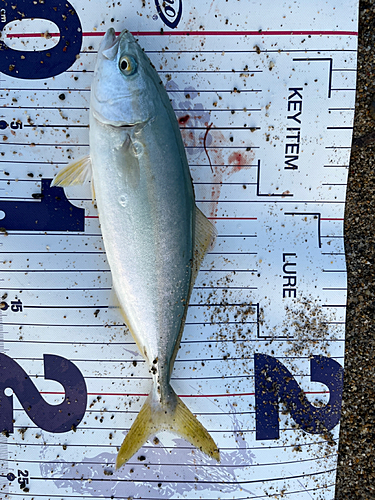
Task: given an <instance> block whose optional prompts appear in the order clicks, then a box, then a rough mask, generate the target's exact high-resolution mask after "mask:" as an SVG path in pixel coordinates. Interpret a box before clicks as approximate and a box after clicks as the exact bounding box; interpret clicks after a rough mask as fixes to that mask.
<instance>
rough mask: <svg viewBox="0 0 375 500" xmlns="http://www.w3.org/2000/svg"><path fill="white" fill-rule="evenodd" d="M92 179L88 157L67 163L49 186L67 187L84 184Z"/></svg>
mask: <svg viewBox="0 0 375 500" xmlns="http://www.w3.org/2000/svg"><path fill="white" fill-rule="evenodd" d="M91 178H92V166H91V158H90V155H86V156H84V157H83V158H80V159H79V160H75V161H73V162H71V163H69V164H68V165H67V166H66V167H64V168H63V169H62V170H60V172H59V173H58V174H57V175H56V177H55V178H54V179H53V181H52V182H51V186H58V187H68V186H78V185H80V184H85V183H86V182H88V181H90V180H91Z"/></svg>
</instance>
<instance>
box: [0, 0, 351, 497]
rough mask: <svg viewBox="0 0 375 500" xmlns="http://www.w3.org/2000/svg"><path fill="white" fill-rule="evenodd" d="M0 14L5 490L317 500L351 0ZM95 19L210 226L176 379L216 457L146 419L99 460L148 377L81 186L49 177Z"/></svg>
mask: <svg viewBox="0 0 375 500" xmlns="http://www.w3.org/2000/svg"><path fill="white" fill-rule="evenodd" d="M0 14H1V24H0V28H1V30H2V37H1V40H0V45H1V47H0V49H1V51H0V71H1V72H2V73H1V75H0V78H1V91H0V99H1V105H2V108H1V113H0V114H1V116H0V130H1V132H2V143H1V146H0V162H1V172H0V178H1V185H0V189H1V190H0V210H1V212H0V216H1V218H2V219H1V222H0V225H1V226H2V228H1V233H0V251H1V256H2V265H1V269H2V272H1V275H0V277H1V282H0V284H1V295H2V302H1V314H2V328H1V331H0V350H1V354H0V373H1V377H0V385H1V387H0V424H1V430H3V434H2V435H1V437H0V463H1V469H0V472H1V478H0V491H1V492H2V493H1V497H2V498H4V499H5V498H7V499H16V498H17V499H21V498H25V499H29V498H33V499H35V500H36V499H38V500H39V499H50V498H51V499H54V498H56V499H64V500H68V499H72V498H82V499H99V498H108V499H110V498H114V499H126V498H129V499H140V498H142V499H148V500H151V499H161V498H171V499H186V500H187V499H189V500H193V499H194V500H195V499H217V498H220V499H222V500H223V499H236V500H241V499H250V498H251V499H258V498H259V499H260V498H288V499H295V500H305V499H306V500H307V499H316V500H317V499H324V500H332V499H333V498H334V490H335V476H336V463H337V450H338V437H339V420H340V405H341V393H342V377H343V369H342V367H343V362H344V358H343V356H344V334H345V304H346V267H345V255H344V241H343V217H344V204H345V191H346V179H347V169H348V163H349V153H350V146H351V137H352V125H353V115H354V104H355V79H356V49H357V4H356V2H352V1H349V0H342V1H341V2H339V3H337V2H335V1H333V0H330V1H328V2H326V1H323V0H318V1H316V2H311V1H309V0H297V2H291V4H290V5H289V4H288V3H282V2H277V1H276V0H272V1H270V2H266V3H265V4H264V5H262V4H260V3H259V2H252V1H243V0H240V1H236V2H228V1H225V0H218V1H215V2H205V1H202V2H193V1H191V0H166V1H165V2H164V3H163V2H161V1H160V2H159V0H155V3H154V2H152V1H148V2H145V1H143V2H142V1H141V0H132V1H129V2H115V3H112V2H108V1H99V0H95V1H89V0H80V1H79V2H78V1H75V0H71V2H70V3H68V2H67V1H58V0H51V1H49V2H31V1H26V0H25V1H19V0H17V1H16V0H8V1H7V2H3V4H2V9H1V13H0ZM31 18H34V20H33V21H32V20H31ZM21 19H23V20H22V22H21ZM14 20H16V21H14ZM111 26H113V27H114V28H115V30H116V32H120V31H121V30H122V29H123V28H127V29H129V30H130V31H131V32H132V33H133V34H134V35H135V36H136V38H137V39H138V40H139V43H140V45H141V46H142V47H143V48H144V49H145V51H146V53H147V54H148V56H149V57H150V59H151V61H152V62H153V64H154V65H155V67H156V69H157V70H158V72H159V74H160V76H161V78H162V80H163V83H164V84H165V86H166V88H167V90H168V93H169V96H170V99H171V100H172V103H173V108H174V109H175V112H176V115H177V117H178V118H179V122H180V126H181V132H182V136H183V139H184V142H185V146H186V151H187V156H188V161H189V164H190V169H191V174H192V177H193V181H194V187H195V194H196V200H197V205H198V207H199V208H200V209H201V210H202V211H203V212H204V213H205V215H206V216H207V217H209V218H210V220H212V221H213V223H214V224H215V225H216V228H217V230H218V238H217V242H216V246H215V248H214V249H213V250H212V251H211V252H210V253H209V254H208V255H207V256H206V258H205V261H204V263H203V266H202V269H201V271H200V273H199V276H198V279H197V282H196V286H195V289H194V292H193V294H192V298H191V304H190V307H189V311H188V316H187V322H186V327H185V331H184V334H183V337H182V341H181V348H180V350H179V352H178V355H177V359H176V362H175V366H174V370H173V374H172V385H173V387H174V389H175V390H176V392H177V393H178V394H179V395H180V396H181V397H182V399H183V401H184V402H185V404H186V405H187V406H188V407H189V409H190V410H191V411H192V412H193V413H194V414H196V415H197V418H198V419H199V420H200V422H202V424H203V425H204V426H205V427H206V428H207V430H208V431H209V432H210V434H211V435H212V437H213V438H214V440H215V442H216V443H217V444H218V446H219V449H220V453H221V463H220V464H218V463H216V462H215V461H214V460H211V459H209V458H208V457H206V456H205V455H203V454H202V453H201V452H199V451H198V450H196V449H194V448H193V447H192V446H190V445H189V443H187V442H185V441H184V440H182V439H180V438H178V437H176V436H174V435H172V434H169V433H168V432H163V433H160V434H158V435H157V436H156V437H155V439H154V440H153V441H152V440H151V441H148V442H147V443H146V445H145V446H144V447H142V448H141V450H140V451H139V452H138V453H137V454H136V455H134V456H133V458H132V459H131V460H130V461H129V462H128V463H127V464H126V465H125V466H123V467H122V468H120V469H119V470H118V471H115V468H114V463H115V459H116V455H117V450H118V447H119V446H120V445H121V443H122V441H123V439H124V436H125V435H126V433H127V431H128V429H129V428H130V426H131V423H132V422H133V421H134V419H135V417H136V415H137V413H138V412H139V410H140V408H141V406H142V404H143V402H144V400H145V397H146V395H147V394H148V391H149V390H150V383H151V381H150V376H149V373H148V368H147V366H146V363H145V362H144V360H143V358H142V357H141V355H140V353H139V351H138V349H137V347H136V345H135V343H134V342H133V339H132V337H131V335H130V334H129V333H128V332H127V331H126V328H125V326H124V324H123V321H122V319H121V317H119V316H118V313H117V312H116V311H115V310H114V309H112V308H109V303H110V291H111V274H110V271H109V267H108V264H107V261H106V255H105V252H104V249H103V243H102V238H101V232H100V227H99V223H98V218H97V212H96V209H95V206H94V205H93V204H92V202H91V198H90V197H91V193H90V187H89V186H87V187H85V188H74V189H73V188H69V189H66V192H65V193H64V191H63V190H62V189H61V188H51V187H50V182H51V179H52V178H53V177H54V176H55V175H56V173H57V171H58V170H59V168H61V167H62V166H64V165H66V164H67V163H69V162H70V161H71V160H72V159H78V158H79V157H82V156H83V155H85V154H87V153H88V106H89V97H90V84H91V79H92V74H93V69H94V64H95V59H96V51H97V49H98V46H99V44H100V41H101V39H102V36H103V35H104V33H105V31H106V30H107V29H108V28H109V27H111ZM59 33H60V35H61V36H60V35H59ZM41 34H43V36H41ZM166 182H168V179H166ZM124 252H126V248H124Z"/></svg>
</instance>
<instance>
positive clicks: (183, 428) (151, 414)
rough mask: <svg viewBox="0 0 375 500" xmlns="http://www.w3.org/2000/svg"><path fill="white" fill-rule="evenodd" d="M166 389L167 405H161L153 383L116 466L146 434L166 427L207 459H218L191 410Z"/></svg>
mask: <svg viewBox="0 0 375 500" xmlns="http://www.w3.org/2000/svg"><path fill="white" fill-rule="evenodd" d="M168 392H169V394H168V398H167V400H168V404H165V405H162V404H161V403H160V400H159V397H158V395H157V393H156V390H155V386H153V388H152V391H151V393H150V394H149V396H148V397H147V399H146V401H145V403H144V405H143V406H142V408H141V411H140V412H139V414H138V415H137V418H136V419H135V420H134V422H133V425H132V426H131V428H130V430H129V432H128V434H127V435H126V437H125V439H124V441H123V443H122V445H121V448H120V451H119V453H118V455H117V459H116V469H118V468H119V467H121V466H122V465H124V464H125V463H126V462H127V461H128V460H129V459H130V458H131V457H132V456H133V455H134V454H135V453H136V452H137V451H138V450H139V449H140V448H141V447H142V446H143V445H144V443H145V442H146V441H147V440H148V439H149V438H150V436H152V435H153V434H156V433H157V432H159V431H161V430H168V431H171V432H173V433H175V434H177V435H179V436H180V437H182V438H184V439H186V441H188V442H189V443H191V444H192V445H193V446H195V447H196V448H197V449H199V450H201V451H202V452H203V453H205V454H206V455H207V456H209V457H210V458H213V459H215V460H217V461H218V462H219V461H220V453H219V450H218V448H217V446H216V443H215V441H214V440H213V439H212V437H211V436H210V434H209V433H208V431H207V430H206V429H205V427H204V426H203V425H202V424H201V423H200V422H199V420H198V419H197V418H196V417H195V416H194V415H193V414H192V413H191V411H190V410H189V408H188V407H187V406H186V405H185V404H184V403H183V402H182V400H181V399H180V398H179V397H178V396H177V394H176V393H175V392H174V390H173V389H172V387H171V386H169V388H168Z"/></svg>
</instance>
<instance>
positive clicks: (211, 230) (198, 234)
mask: <svg viewBox="0 0 375 500" xmlns="http://www.w3.org/2000/svg"><path fill="white" fill-rule="evenodd" d="M216 236H217V231H216V228H215V226H214V225H213V224H212V223H211V222H210V221H209V220H208V219H207V217H206V216H205V215H204V214H203V213H202V212H201V211H200V210H199V208H198V207H195V234H194V241H195V247H194V256H193V270H192V277H191V282H190V294H191V292H192V290H193V287H194V283H195V280H196V278H197V276H198V271H199V269H200V267H201V265H202V262H203V259H204V256H205V255H206V253H207V252H208V251H209V250H211V249H212V248H213V247H214V244H215V240H216Z"/></svg>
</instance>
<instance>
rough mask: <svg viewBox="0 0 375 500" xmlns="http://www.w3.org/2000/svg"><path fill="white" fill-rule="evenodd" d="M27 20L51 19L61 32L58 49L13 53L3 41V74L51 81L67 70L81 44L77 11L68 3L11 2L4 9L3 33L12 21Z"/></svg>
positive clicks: (0, 43)
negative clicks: (53, 77) (49, 79)
mask: <svg viewBox="0 0 375 500" xmlns="http://www.w3.org/2000/svg"><path fill="white" fill-rule="evenodd" d="M26 18H40V19H48V20H49V21H52V22H54V23H55V24H56V25H57V26H58V28H59V31H60V41H59V43H58V44H57V45H55V47H53V48H52V49H48V50H40V51H21V50H13V49H11V48H10V47H8V45H6V44H5V43H4V41H3V40H0V54H1V57H0V72H1V73H4V74H6V75H8V76H12V77H13V78H21V79H25V80H30V79H31V80H35V79H44V78H51V77H52V76H56V75H59V74H60V73H63V72H64V71H66V70H67V69H68V68H69V67H70V66H71V65H72V64H73V63H74V62H75V60H76V56H77V55H78V54H79V52H80V50H81V45H82V26H81V21H80V19H79V17H78V14H77V12H76V11H75V10H74V8H73V6H72V5H71V4H70V3H69V2H68V1H66V0H63V1H61V0H49V1H48V2H43V3H41V2H31V1H30V0H8V1H7V2H6V5H5V6H4V7H3V8H2V10H1V18H0V32H1V31H3V29H4V26H5V25H6V24H7V23H9V22H11V21H17V20H22V19H26Z"/></svg>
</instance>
